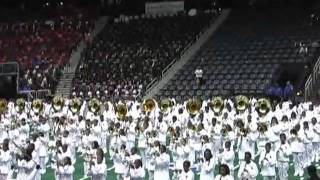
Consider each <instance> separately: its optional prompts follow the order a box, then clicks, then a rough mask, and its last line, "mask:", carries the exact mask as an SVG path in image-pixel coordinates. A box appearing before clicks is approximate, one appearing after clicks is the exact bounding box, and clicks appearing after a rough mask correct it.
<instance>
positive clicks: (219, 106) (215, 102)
mask: <svg viewBox="0 0 320 180" xmlns="http://www.w3.org/2000/svg"><path fill="white" fill-rule="evenodd" d="M211 109H212V111H213V112H215V113H218V114H220V113H221V112H222V110H223V109H224V101H223V98H222V97H221V96H217V97H214V98H213V99H212V101H211Z"/></svg>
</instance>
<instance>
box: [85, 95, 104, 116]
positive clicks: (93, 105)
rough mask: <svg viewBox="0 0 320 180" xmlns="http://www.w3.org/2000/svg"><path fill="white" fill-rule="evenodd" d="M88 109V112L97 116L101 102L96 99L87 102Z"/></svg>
mask: <svg viewBox="0 0 320 180" xmlns="http://www.w3.org/2000/svg"><path fill="white" fill-rule="evenodd" d="M88 108H89V111H90V112H92V113H94V114H98V113H100V110H101V102H100V101H99V100H98V99H96V98H93V99H91V100H90V101H89V105H88Z"/></svg>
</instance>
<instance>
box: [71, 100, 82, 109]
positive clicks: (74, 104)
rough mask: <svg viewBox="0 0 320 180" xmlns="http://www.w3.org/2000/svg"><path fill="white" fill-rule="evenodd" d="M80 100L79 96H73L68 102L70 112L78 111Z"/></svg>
mask: <svg viewBox="0 0 320 180" xmlns="http://www.w3.org/2000/svg"><path fill="white" fill-rule="evenodd" d="M81 105H82V102H81V100H80V99H79V98H73V99H72V100H71V102H70V104H69V109H70V111H71V112H72V113H78V112H79V111H80V108H81Z"/></svg>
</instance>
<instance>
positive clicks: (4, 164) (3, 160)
mask: <svg viewBox="0 0 320 180" xmlns="http://www.w3.org/2000/svg"><path fill="white" fill-rule="evenodd" d="M11 161H12V157H11V151H10V150H9V139H4V140H3V142H2V147H1V149H0V179H8V174H9V172H10V170H11Z"/></svg>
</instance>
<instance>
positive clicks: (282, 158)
mask: <svg viewBox="0 0 320 180" xmlns="http://www.w3.org/2000/svg"><path fill="white" fill-rule="evenodd" d="M276 153H277V160H278V165H277V166H278V177H279V179H280V180H286V179H288V170H289V156H290V155H291V148H290V145H289V144H288V142H287V139H286V135H285V134H284V133H281V134H280V145H279V146H278V147H276Z"/></svg>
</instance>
